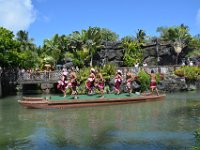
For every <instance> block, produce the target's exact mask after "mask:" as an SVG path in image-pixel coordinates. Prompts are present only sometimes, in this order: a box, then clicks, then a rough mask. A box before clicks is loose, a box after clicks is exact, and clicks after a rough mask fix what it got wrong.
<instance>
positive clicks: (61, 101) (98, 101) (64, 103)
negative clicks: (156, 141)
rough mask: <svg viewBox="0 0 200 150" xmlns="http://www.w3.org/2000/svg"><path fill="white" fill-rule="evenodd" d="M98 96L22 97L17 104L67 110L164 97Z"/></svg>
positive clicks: (133, 95) (134, 95) (163, 96)
mask: <svg viewBox="0 0 200 150" xmlns="http://www.w3.org/2000/svg"><path fill="white" fill-rule="evenodd" d="M99 97H100V96H99V95H93V96H88V95H79V96H78V99H74V98H73V97H72V96H67V97H62V96H48V98H47V97H23V98H22V100H18V102H19V103H20V104H21V105H22V106H24V107H26V108H67V107H84V106H99V105H113V104H125V103H133V102H140V101H154V100H163V99H164V98H165V97H166V95H165V94H161V95H158V96H157V95H136V94H132V95H131V96H130V95H127V93H124V94H120V95H115V94H106V95H105V97H104V98H99Z"/></svg>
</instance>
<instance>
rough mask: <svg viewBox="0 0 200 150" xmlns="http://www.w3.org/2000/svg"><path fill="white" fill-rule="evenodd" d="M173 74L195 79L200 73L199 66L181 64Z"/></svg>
mask: <svg viewBox="0 0 200 150" xmlns="http://www.w3.org/2000/svg"><path fill="white" fill-rule="evenodd" d="M174 74H175V75H177V76H180V77H185V78H187V79H188V80H196V79H197V77H198V75H200V68H199V67H198V66H183V67H181V68H179V69H177V70H175V71H174Z"/></svg>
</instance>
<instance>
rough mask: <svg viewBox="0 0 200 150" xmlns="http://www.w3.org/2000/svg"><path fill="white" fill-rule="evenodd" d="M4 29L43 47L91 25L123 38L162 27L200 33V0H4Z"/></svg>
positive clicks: (0, 3) (0, 19)
mask: <svg viewBox="0 0 200 150" xmlns="http://www.w3.org/2000/svg"><path fill="white" fill-rule="evenodd" d="M0 14H1V15H0V26H3V27H5V28H7V29H10V30H12V31H14V32H16V31H18V30H20V29H21V30H26V31H28V32H29V36H30V37H31V38H34V43H36V44H37V45H41V44H42V43H43V40H44V39H48V38H51V37H53V35H54V34H56V33H58V34H60V35H61V34H66V35H68V34H70V33H72V32H73V31H80V30H82V29H87V28H88V27H89V26H98V27H102V28H108V29H110V30H112V31H114V32H116V33H117V34H119V35H120V37H123V36H126V35H135V34H136V32H137V30H138V29H143V30H145V31H146V33H147V35H151V36H158V35H159V34H158V33H156V29H157V27H159V26H165V27H169V26H178V25H180V24H182V23H184V24H185V25H188V26H189V27H190V33H191V34H192V35H196V34H199V33H200V0H190V1H189V0H123V1H122V0H101V1H100V0H99V1H95V0H0Z"/></svg>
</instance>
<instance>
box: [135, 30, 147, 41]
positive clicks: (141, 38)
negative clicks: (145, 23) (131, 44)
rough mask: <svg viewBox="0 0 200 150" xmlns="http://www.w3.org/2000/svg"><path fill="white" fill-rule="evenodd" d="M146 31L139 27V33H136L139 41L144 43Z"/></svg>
mask: <svg viewBox="0 0 200 150" xmlns="http://www.w3.org/2000/svg"><path fill="white" fill-rule="evenodd" d="M145 36H146V33H145V31H144V30H142V29H138V33H136V38H137V40H138V42H139V43H143V42H144V40H145Z"/></svg>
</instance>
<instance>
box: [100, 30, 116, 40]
mask: <svg viewBox="0 0 200 150" xmlns="http://www.w3.org/2000/svg"><path fill="white" fill-rule="evenodd" d="M101 39H102V41H110V42H115V41H117V40H118V39H119V35H118V34H117V33H115V32H113V31H111V30H109V29H107V28H101Z"/></svg>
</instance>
